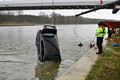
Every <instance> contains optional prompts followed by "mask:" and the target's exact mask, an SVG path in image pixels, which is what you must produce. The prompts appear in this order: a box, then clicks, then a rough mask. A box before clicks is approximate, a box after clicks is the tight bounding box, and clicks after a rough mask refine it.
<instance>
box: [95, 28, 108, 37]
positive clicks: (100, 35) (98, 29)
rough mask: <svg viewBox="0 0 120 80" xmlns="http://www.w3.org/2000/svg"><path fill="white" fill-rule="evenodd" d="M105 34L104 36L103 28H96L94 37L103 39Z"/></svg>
mask: <svg viewBox="0 0 120 80" xmlns="http://www.w3.org/2000/svg"><path fill="white" fill-rule="evenodd" d="M105 34H106V30H105V28H102V27H98V28H97V29H96V34H95V35H96V36H97V37H104V36H105Z"/></svg>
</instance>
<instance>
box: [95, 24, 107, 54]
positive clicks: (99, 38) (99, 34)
mask: <svg viewBox="0 0 120 80" xmlns="http://www.w3.org/2000/svg"><path fill="white" fill-rule="evenodd" d="M105 34H106V30H105V26H104V25H103V22H99V23H98V28H97V29H96V34H95V35H96V37H97V47H98V52H97V53H96V54H101V53H102V43H103V38H104V36H105Z"/></svg>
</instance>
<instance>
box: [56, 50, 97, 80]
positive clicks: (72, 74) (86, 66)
mask: <svg viewBox="0 0 120 80" xmlns="http://www.w3.org/2000/svg"><path fill="white" fill-rule="evenodd" d="M97 58H98V55H96V49H94V48H92V49H90V50H89V51H88V52H87V53H86V54H85V55H83V56H82V57H81V58H80V59H79V60H78V61H77V62H76V63H75V64H74V65H72V66H71V67H70V68H69V69H68V70H67V71H66V72H65V73H64V74H63V75H62V76H60V77H59V78H58V79H57V80H85V78H86V76H87V74H88V73H89V71H90V69H91V68H92V65H94V64H95V61H96V60H97Z"/></svg>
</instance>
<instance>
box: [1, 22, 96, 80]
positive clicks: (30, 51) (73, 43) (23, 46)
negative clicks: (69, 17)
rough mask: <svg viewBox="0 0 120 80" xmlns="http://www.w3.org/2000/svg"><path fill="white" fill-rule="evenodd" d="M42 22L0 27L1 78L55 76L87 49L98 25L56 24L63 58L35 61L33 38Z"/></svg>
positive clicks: (36, 79)
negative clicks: (58, 60) (31, 24)
mask: <svg viewBox="0 0 120 80" xmlns="http://www.w3.org/2000/svg"><path fill="white" fill-rule="evenodd" d="M42 26H43V25H37V26H19V27H18V26H14V27H13V26H5V27H2V26H1V27H0V80H56V78H58V77H59V76H60V75H62V74H63V73H64V72H65V71H66V70H67V69H68V68H69V67H70V66H71V65H72V64H74V63H75V62H76V61H77V60H78V59H79V58H80V57H82V55H84V54H85V53H86V52H87V51H88V50H89V49H90V48H89V44H90V43H94V37H95V30H96V28H97V25H96V24H88V25H56V27H57V29H58V39H59V46H60V52H61V58H62V61H61V62H50V61H47V62H45V63H42V64H38V63H37V62H38V61H37V54H36V46H35V38H36V32H37V31H38V30H39V29H42ZM80 42H81V43H82V44H83V46H82V47H79V46H78V44H79V43H80Z"/></svg>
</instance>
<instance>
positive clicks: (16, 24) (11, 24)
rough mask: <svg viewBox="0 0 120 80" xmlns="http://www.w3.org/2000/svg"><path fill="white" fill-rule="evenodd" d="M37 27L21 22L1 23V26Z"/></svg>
mask: <svg viewBox="0 0 120 80" xmlns="http://www.w3.org/2000/svg"><path fill="white" fill-rule="evenodd" d="M31 25H35V24H33V23H26V22H25V23H20V22H4V23H0V26H31Z"/></svg>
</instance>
